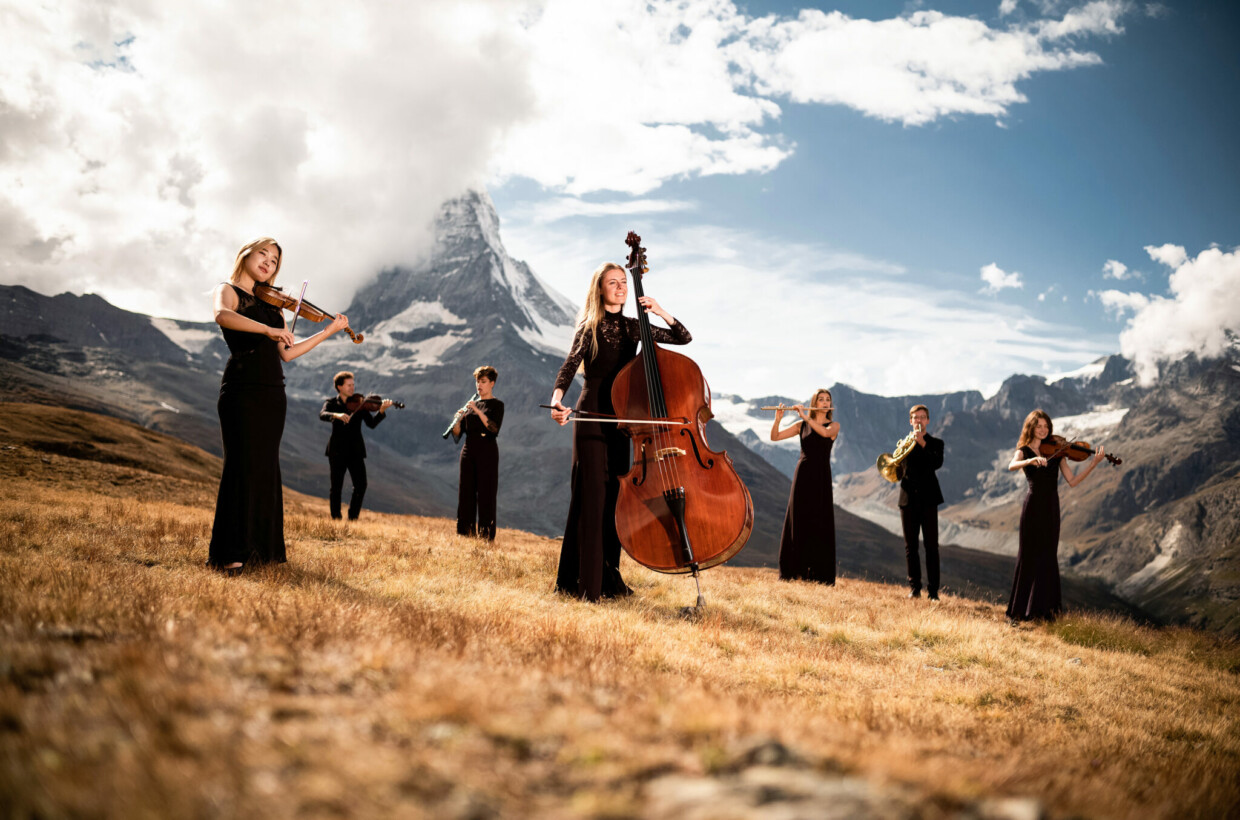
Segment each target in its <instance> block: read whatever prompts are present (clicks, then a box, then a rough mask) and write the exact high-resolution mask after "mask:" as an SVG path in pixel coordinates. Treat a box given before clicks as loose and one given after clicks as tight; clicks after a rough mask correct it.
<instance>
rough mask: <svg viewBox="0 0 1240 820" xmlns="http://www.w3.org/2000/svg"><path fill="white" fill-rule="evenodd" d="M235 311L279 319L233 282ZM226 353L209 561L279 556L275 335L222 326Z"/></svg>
mask: <svg viewBox="0 0 1240 820" xmlns="http://www.w3.org/2000/svg"><path fill="white" fill-rule="evenodd" d="M230 287H232V289H233V290H234V291H236V294H237V300H238V305H237V313H240V314H241V315H242V316H244V317H246V318H247V319H253V320H255V321H257V322H262V323H263V324H265V325H267V326H269V327H283V326H284V319H283V317H282V316H281V315H280V311H279V309H278V308H276V307H273V306H271V305H268V304H266V303H265V302H260V301H259V300H258V299H256V298H255V297H254V296H252V295H250V294H249V293H246V292H245V291H244V290H242V289H241V288H239V287H237V286H236V285H231V286H230ZM221 330H223V332H224V341H225V342H226V343H227V344H228V350H229V352H230V353H231V354H232V355H230V356H229V357H228V364H227V365H225V367H224V378H223V380H222V381H221V383H220V398H219V402H218V403H217V408H218V410H219V414H220V432H221V433H222V435H223V439H224V473H223V475H222V476H221V477H220V491H219V495H218V496H217V497H216V501H215V524H214V526H213V527H212V528H211V547H210V551H209V553H208V557H207V564H208V565H209V566H212V567H217V568H220V567H224V566H225V565H227V564H232V563H236V562H238V561H240V562H241V563H243V564H245V565H246V566H255V565H258V564H269V563H284V561H285V555H284V492H283V489H282V487H281V484H280V439H281V437H282V436H283V435H284V412H285V409H286V406H287V401H286V399H285V396H284V368H283V366H282V364H281V360H280V352H279V348H278V347H277V345H278V344H279V343H278V342H276V341H275V340H274V339H271V338H269V337H267V336H265V335H263V334H261V333H246V332H244V331H240V330H230V329H228V328H221Z"/></svg>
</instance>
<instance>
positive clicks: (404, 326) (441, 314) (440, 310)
mask: <svg viewBox="0 0 1240 820" xmlns="http://www.w3.org/2000/svg"><path fill="white" fill-rule="evenodd" d="M433 324H441V325H463V324H465V320H464V319H462V318H461V317H460V316H457V315H456V314H455V313H453V312H452V311H450V310H448V309H447V308H446V307H444V305H443V302H440V301H439V300H438V299H437V300H435V301H434V302H413V303H411V304H410V305H409V307H407V308H405V309H404V310H402V311H401V312H400V313H398V314H396V315H395V316H393V317H392V318H390V319H384V320H383V321H382V322H380V323H379V324H377V325H375V326H374V327H373V328H371V329H370V331H369V332H368V333H367V334H366V335H367V336H369V337H372V338H373V340H375V341H382V342H383V343H384V344H392V343H393V341H392V333H407V332H409V331H410V330H413V329H414V328H419V327H426V326H427V325H433Z"/></svg>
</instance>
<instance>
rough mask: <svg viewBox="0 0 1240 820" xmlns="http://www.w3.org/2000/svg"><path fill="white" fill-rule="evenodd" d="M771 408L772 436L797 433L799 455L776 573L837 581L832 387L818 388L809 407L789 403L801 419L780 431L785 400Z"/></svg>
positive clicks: (789, 578)
mask: <svg viewBox="0 0 1240 820" xmlns="http://www.w3.org/2000/svg"><path fill="white" fill-rule="evenodd" d="M779 407H780V409H779V410H776V411H775V422H774V424H772V425H771V441H782V440H783V439H786V438H792V437H793V436H799V437H800V439H801V457H800V458H799V459H797V466H796V469H795V470H793V473H792V489H791V491H789V493H788V511H787V512H786V513H785V514H784V532H783V535H781V536H780V539H779V577H780V578H781V579H783V580H785V581H792V580H804V581H817V582H818V583H821V584H827V585H828V586H834V585H835V499H834V493H833V492H832V489H831V448H832V447H833V446H834V445H835V437H836V436H838V435H839V434H840V424H839V422H837V421H832V420H831V411H832V407H831V391H829V390H826V389H819V390H816V391H814V395H813V397H812V398H810V400H809V408H810V409H809V412H808V413H807V412H806V410H805V407H804V406H803V405H800V404H797V405H793V407H792V408H791V409H793V410H796V411H797V414H798V415H799V416H800V417H801V420H800V421H798V422H796V423H794V424H791V425H789V426H788V427H786V428H784V429H783V430H781V429H779V424H780V422H781V421H783V418H784V411H783V405H782V404H780V405H779Z"/></svg>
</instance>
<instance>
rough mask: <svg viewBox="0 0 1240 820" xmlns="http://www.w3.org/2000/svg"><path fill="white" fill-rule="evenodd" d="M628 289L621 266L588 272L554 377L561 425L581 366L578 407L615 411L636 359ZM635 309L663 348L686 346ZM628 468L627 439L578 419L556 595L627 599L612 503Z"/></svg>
mask: <svg viewBox="0 0 1240 820" xmlns="http://www.w3.org/2000/svg"><path fill="white" fill-rule="evenodd" d="M628 293H629V286H628V279H627V277H626V276H625V269H624V268H622V267H621V266H619V265H617V264H615V263H613V262H608V263H606V264H604V265H602V266H600V267H599V268H598V270H596V271H594V275H593V276H592V277H591V278H590V288H589V290H588V291H587V292H586V303H585V305H584V306H583V307H582V309H581V314H580V316H579V317H578V321H577V335H576V336H575V337H574V339H573V346H572V349H571V350H570V351H569V354H568V358H566V359H565V360H564V364H563V365H562V366H561V367H560V372H559V374H558V375H557V376H556V380H555V390H554V392H553V393H552V394H551V404H552V405H553V406H554V407H555V409H554V410H552V411H551V418H553V419H555V420H556V422H558V423H559V424H561V425H563V424H567V423H568V419H569V416H570V415H571V414H572V412H573V411H572V410H570V409H569V408H567V407H565V406H564V405H563V404H561V403H560V400H561V399H563V398H564V392H565V391H566V390H567V389H568V387H569V385H571V384H572V381H573V376H574V375H575V374H576V373H577V369H578V367H580V366H581V365H582V363H583V362H584V364H585V386H584V387H583V388H582V390H581V398H580V399H578V401H577V408H576V409H577V410H586V411H591V412H597V413H614V412H615V408H614V407H613V406H612V403H611V386H612V383H613V382H615V380H616V375H617V374H618V373H619V372H620V369H621V368H622V367H624V365H626V364H628V363H629V362H630V361H632V359H633V358H634V357H635V356H636V355H637V343H638V342H639V341H640V339H641V332H640V329H639V323H638V320H637V319H635V318H632V317H628V316H624V315H622V311H623V310H624V302H625V300H626V299H627V298H628ZM638 301H640V302H641V305H640V306H639V308H638V309H639V310H645V311H646V312H647V313H653V314H655V315H656V316H658V317H659V318H661V319H662V320H663V321H664V322H666V323H667V324H668V327H669V328H670V329H669V330H665V329H663V328H660V327H655V328H651V329H652V330H653V331H654V340H655V341H656V342H659V343H662V344H678V345H683V344H688V343H689V342H690V341H691V340H692V338H693V337H692V336H690V335H689V331H688V330H686V329H685V326H684V325H683V324H681V323H680V322H678V321H676V319H675V318H673V317H672V315H671V314H670V313H668V312H667V311H665V310H664V309H663V308H662V307H660V306H659V303H658V302H656V301H655V300H654V299H652V298H651V297H649V296H644V297H642V298H641V299H640V300H638ZM628 470H629V440H628V438H627V437H626V436H625V435H624V433H622V432H621V431H620V430H618V429H616V425H615V424H611V423H607V422H601V423H600V422H589V421H587V422H578V423H577V425H576V429H575V430H573V472H572V500H571V502H570V503H569V508H568V521H567V523H565V525H564V542H563V544H562V546H561V548H560V567H559V571H558V573H557V574H556V590H557V591H559V592H563V593H565V594H568V595H572V596H574V597H578V598H585V599H586V600H589V601H597V600H598V599H599V598H616V597H621V596H624V595H631V594H632V592H633V591H632V590H631V589H629V587H628V585H626V584H625V583H624V579H623V578H622V577H621V576H620V549H621V546H620V538H619V536H617V535H616V499H617V497H618V496H619V494H620V476H622V475H624V474H625V473H626V472H628Z"/></svg>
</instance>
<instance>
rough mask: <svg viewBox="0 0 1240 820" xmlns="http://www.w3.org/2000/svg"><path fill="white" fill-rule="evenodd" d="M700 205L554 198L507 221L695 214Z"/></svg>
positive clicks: (525, 207)
mask: <svg viewBox="0 0 1240 820" xmlns="http://www.w3.org/2000/svg"><path fill="white" fill-rule="evenodd" d="M696 209H697V203H695V202H689V201H686V200H680V199H612V200H607V201H602V202H592V201H587V200H583V199H578V198H576V197H567V196H564V197H553V198H551V199H544V200H539V201H536V202H529V203H525V204H523V205H522V206H520V207H519V208H518V209H517V210H515V211H513V212H511V213H508V214H505V217H506V218H509V219H515V220H531V221H534V222H545V223H551V222H558V221H559V220H561V219H571V218H573V217H578V216H589V217H603V216H619V215H633V214H667V213H676V212H681V211H693V210H696Z"/></svg>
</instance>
